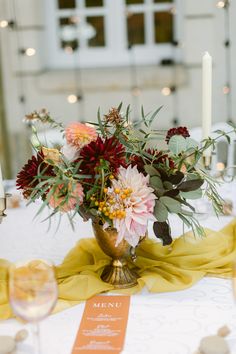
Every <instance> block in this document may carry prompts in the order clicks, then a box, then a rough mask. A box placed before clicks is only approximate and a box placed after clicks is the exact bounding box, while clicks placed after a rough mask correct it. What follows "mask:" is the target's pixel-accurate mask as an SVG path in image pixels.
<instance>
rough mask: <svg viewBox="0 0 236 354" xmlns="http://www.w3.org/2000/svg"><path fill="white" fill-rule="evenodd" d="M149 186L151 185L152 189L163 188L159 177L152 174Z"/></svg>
mask: <svg viewBox="0 0 236 354" xmlns="http://www.w3.org/2000/svg"><path fill="white" fill-rule="evenodd" d="M150 186H151V187H153V188H154V189H156V188H159V189H163V184H162V181H161V179H160V177H158V176H152V177H151V178H150Z"/></svg>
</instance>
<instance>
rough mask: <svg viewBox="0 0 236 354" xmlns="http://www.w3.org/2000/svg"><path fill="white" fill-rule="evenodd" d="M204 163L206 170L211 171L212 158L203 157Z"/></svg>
mask: <svg viewBox="0 0 236 354" xmlns="http://www.w3.org/2000/svg"><path fill="white" fill-rule="evenodd" d="M202 162H203V166H204V168H205V169H206V170H208V171H210V170H211V162H212V157H211V156H203V157H202Z"/></svg>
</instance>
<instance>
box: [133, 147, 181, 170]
mask: <svg viewBox="0 0 236 354" xmlns="http://www.w3.org/2000/svg"><path fill="white" fill-rule="evenodd" d="M145 152H147V153H148V154H149V155H152V156H153V158H152V159H149V158H145V157H144V158H143V157H141V156H137V155H132V156H131V165H132V166H135V165H136V166H137V168H138V170H139V172H142V173H144V174H146V173H145V170H144V165H147V164H150V163H152V164H155V165H159V166H160V167H163V166H165V167H169V168H170V169H174V168H175V163H174V161H173V160H172V159H171V158H170V157H169V156H168V155H167V154H165V153H164V152H163V151H158V150H155V149H147V150H145ZM150 160H151V161H150Z"/></svg>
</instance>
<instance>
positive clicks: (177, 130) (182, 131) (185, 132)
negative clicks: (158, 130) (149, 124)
mask: <svg viewBox="0 0 236 354" xmlns="http://www.w3.org/2000/svg"><path fill="white" fill-rule="evenodd" d="M174 135H182V136H183V137H184V138H187V137H189V136H190V134H189V131H188V129H187V128H186V127H177V128H171V129H169V130H168V132H167V134H166V142H167V144H168V143H169V141H170V138H171V137H172V136H174Z"/></svg>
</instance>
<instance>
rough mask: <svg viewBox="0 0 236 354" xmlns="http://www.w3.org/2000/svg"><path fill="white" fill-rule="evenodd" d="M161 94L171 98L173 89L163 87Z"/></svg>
mask: <svg viewBox="0 0 236 354" xmlns="http://www.w3.org/2000/svg"><path fill="white" fill-rule="evenodd" d="M161 93H162V95H163V96H170V94H171V88H170V87H163V88H162V89H161Z"/></svg>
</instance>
